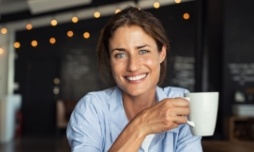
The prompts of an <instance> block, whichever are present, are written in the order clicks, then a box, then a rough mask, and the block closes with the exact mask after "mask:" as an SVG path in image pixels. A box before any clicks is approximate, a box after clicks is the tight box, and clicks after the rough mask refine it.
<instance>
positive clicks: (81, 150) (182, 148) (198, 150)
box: [67, 87, 202, 152]
mask: <svg viewBox="0 0 254 152" xmlns="http://www.w3.org/2000/svg"><path fill="white" fill-rule="evenodd" d="M186 92H188V90H186V89H182V88H175V87H166V88H160V87H157V88H156V96H157V99H158V101H161V100H163V99H165V98H174V97H183V95H184V93H186ZM127 124H128V119H127V117H126V114H125V111H124V107H123V102H122V93H121V90H120V89H119V88H118V87H113V88H109V89H106V90H103V91H97V92H90V93H88V94H87V95H85V96H84V97H83V98H82V99H81V100H80V101H79V102H78V104H77V105H76V107H75V109H74V111H73V113H72V115H71V118H70V121H69V124H68V127H67V139H68V141H69V144H70V146H71V149H72V152H106V151H108V150H109V148H110V147H111V145H112V144H113V142H114V141H115V140H116V138H117V137H118V135H119V134H120V133H121V131H122V130H123V129H124V127H125V126H126V125H127ZM150 151H151V152H152V151H153V152H202V146H201V137H198V136H193V135H192V134H191V132H190V128H189V125H187V124H184V125H179V127H178V128H175V129H172V130H169V131H167V132H163V133H160V134H156V135H155V136H154V138H153V140H152V142H151V144H150V147H149V152H150ZM139 152H143V149H142V148H140V149H139Z"/></svg>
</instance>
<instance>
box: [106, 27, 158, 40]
mask: <svg viewBox="0 0 254 152" xmlns="http://www.w3.org/2000/svg"><path fill="white" fill-rule="evenodd" d="M112 41H114V42H117V41H129V42H131V41H139V42H141V41H155V39H154V38H153V37H152V36H151V35H150V34H148V33H147V32H146V31H145V30H144V29H143V28H142V27H140V26H138V25H123V26H120V27H118V28H117V29H116V30H115V31H114V33H113V34H112V36H111V38H110V39H109V42H112Z"/></svg>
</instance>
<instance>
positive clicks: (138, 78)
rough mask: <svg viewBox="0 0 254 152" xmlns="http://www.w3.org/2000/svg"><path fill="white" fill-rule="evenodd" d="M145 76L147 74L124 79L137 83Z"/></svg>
mask: <svg viewBox="0 0 254 152" xmlns="http://www.w3.org/2000/svg"><path fill="white" fill-rule="evenodd" d="M146 76H147V74H141V75H137V76H130V77H125V78H126V79H127V80H129V81H139V80H141V79H143V78H145V77H146Z"/></svg>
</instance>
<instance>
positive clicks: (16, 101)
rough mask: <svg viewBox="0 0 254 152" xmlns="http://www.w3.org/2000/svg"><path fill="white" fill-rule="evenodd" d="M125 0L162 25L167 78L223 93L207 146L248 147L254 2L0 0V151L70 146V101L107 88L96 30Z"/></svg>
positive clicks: (252, 121)
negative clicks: (166, 42) (166, 41)
mask: <svg viewBox="0 0 254 152" xmlns="http://www.w3.org/2000/svg"><path fill="white" fill-rule="evenodd" d="M128 6H138V7H140V8H141V9H144V10H147V11H149V12H151V13H153V14H154V15H155V16H156V17H158V18H159V19H160V20H161V22H162V24H163V26H164V27H165V30H166V32H167V34H168V37H169V39H170V45H171V49H170V52H169V55H168V69H167V77H166V80H165V82H164V84H163V85H164V86H168V85H172V86H178V87H184V88H187V89H189V90H190V91H191V92H198V91H218V92H220V101H219V110H218V118H217V125H216V130H215V133H214V136H211V137H204V138H203V146H204V151H207V152H209V151H222V152H224V151H225V152H226V151H230V152H234V151H241V152H244V151H246V152H247V151H251V150H253V148H254V143H253V141H254V28H253V27H254V16H253V15H254V9H253V7H254V1H253V0H233V1H232V0H134V1H132V0H121V1H120V0H73V1H69V0H0V152H7V151H8V152H13V151H25V152H27V151H37V152H38V151H47V152H50V151H52V152H53V151H61V152H64V151H70V149H69V146H68V143H67V141H66V138H65V129H66V125H67V123H68V120H69V116H70V114H71V112H72V110H73V108H74V106H75V104H76V103H77V101H78V100H79V99H80V98H81V97H82V96H84V95H85V94H86V93H88V92H89V91H94V90H99V89H104V88H106V87H107V85H106V84H105V83H104V82H103V81H102V79H101V77H100V75H99V69H98V64H97V58H96V51H95V50H96V43H97V41H98V37H99V34H100V30H101V28H102V27H103V26H104V25H105V23H106V22H107V20H108V19H109V17H110V16H111V15H113V14H114V13H117V12H119V11H121V9H123V8H126V7H128ZM222 147H224V148H222ZM225 147H226V148H225Z"/></svg>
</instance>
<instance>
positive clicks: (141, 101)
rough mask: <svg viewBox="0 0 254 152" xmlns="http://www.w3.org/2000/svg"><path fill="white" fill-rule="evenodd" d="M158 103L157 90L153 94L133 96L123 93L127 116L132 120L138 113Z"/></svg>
mask: <svg viewBox="0 0 254 152" xmlns="http://www.w3.org/2000/svg"><path fill="white" fill-rule="evenodd" d="M155 103H156V96H155V91H154V93H153V94H151V93H149V95H142V96H137V97H132V96H129V95H127V94H123V104H124V108H125V113H126V115H127V118H128V119H129V121H130V120H132V119H133V118H134V117H135V116H136V115H137V114H138V113H140V112H141V111H143V110H144V109H147V108H149V107H151V106H152V105H154V104H155Z"/></svg>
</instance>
